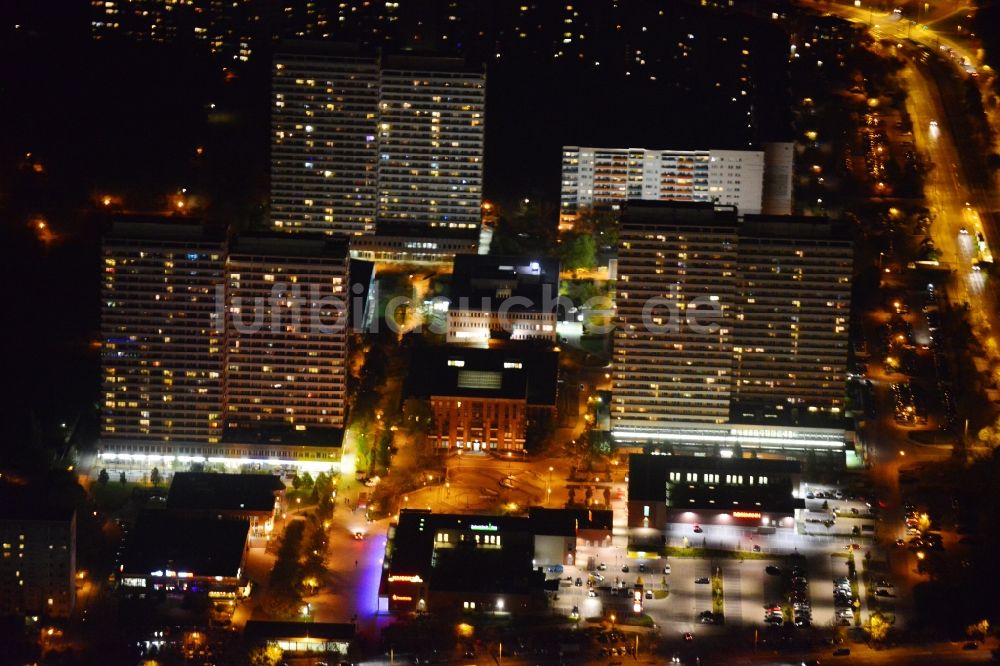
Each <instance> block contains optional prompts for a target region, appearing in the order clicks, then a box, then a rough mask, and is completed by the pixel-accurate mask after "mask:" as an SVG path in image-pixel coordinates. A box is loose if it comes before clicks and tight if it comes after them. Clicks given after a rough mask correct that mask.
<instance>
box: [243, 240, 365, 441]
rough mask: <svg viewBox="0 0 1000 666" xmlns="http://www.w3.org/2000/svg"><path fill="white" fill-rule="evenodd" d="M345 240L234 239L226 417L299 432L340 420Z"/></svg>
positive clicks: (344, 382)
mask: <svg viewBox="0 0 1000 666" xmlns="http://www.w3.org/2000/svg"><path fill="white" fill-rule="evenodd" d="M348 264H349V260H348V251H347V243H346V242H343V241H340V240H331V239H326V238H323V237H318V238H317V237H314V236H313V237H288V236H286V235H284V234H282V235H279V236H278V237H274V236H242V237H239V238H237V239H234V240H233V242H232V243H231V245H230V248H229V254H228V257H227V259H226V333H227V337H226V355H225V390H224V405H225V423H226V429H227V431H228V432H229V433H230V434H232V435H236V436H237V438H238V431H239V430H241V429H246V428H250V429H253V430H255V429H260V428H264V429H278V430H293V431H297V432H300V433H301V432H307V431H310V430H329V429H339V428H342V427H343V425H344V412H345V397H346V392H347V372H346V368H345V362H346V359H347V334H348V330H347V329H348V326H347V324H348V317H347V312H346V309H345V308H346V305H347V303H348V282H349V279H348V270H349V265H348Z"/></svg>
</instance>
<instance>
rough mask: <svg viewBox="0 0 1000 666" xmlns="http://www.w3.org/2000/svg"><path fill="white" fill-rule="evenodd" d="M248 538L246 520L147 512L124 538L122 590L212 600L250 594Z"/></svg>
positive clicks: (248, 527)
mask: <svg viewBox="0 0 1000 666" xmlns="http://www.w3.org/2000/svg"><path fill="white" fill-rule="evenodd" d="M249 536H250V522H249V521H247V520H220V519H218V518H191V517H187V516H184V515H182V514H175V513H173V512H169V511H144V512H143V513H141V514H139V517H138V518H137V519H136V522H135V525H134V526H133V527H132V529H130V530H129V531H128V533H127V534H126V536H125V544H124V550H123V552H122V555H121V559H120V560H119V563H118V564H119V567H118V585H119V588H120V590H121V591H122V593H123V594H126V595H129V596H138V597H145V596H147V595H152V594H165V593H167V592H193V593H202V594H205V595H206V596H207V597H208V598H210V599H235V598H238V597H243V596H246V595H247V594H249V589H250V588H249V581H248V580H247V578H246V576H245V575H244V567H245V565H246V556H247V550H248V543H247V540H248V538H249Z"/></svg>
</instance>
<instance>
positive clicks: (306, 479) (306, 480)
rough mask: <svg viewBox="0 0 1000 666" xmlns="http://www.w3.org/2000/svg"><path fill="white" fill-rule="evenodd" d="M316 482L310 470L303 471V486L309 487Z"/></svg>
mask: <svg viewBox="0 0 1000 666" xmlns="http://www.w3.org/2000/svg"><path fill="white" fill-rule="evenodd" d="M314 483H315V482H314V481H313V478H312V474H310V473H309V472H303V473H302V487H303V488H309V487H311V486H312V485H313V484H314Z"/></svg>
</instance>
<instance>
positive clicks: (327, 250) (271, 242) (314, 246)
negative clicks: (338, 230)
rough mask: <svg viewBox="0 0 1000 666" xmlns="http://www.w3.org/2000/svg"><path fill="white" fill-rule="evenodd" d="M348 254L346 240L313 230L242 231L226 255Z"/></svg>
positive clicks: (296, 256)
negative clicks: (286, 231)
mask: <svg viewBox="0 0 1000 666" xmlns="http://www.w3.org/2000/svg"><path fill="white" fill-rule="evenodd" d="M347 255H348V241H347V240H345V239H342V238H337V237H332V236H327V235H326V234H316V233H295V234H290V233H282V232H273V233H254V234H243V235H240V236H237V237H236V238H234V239H233V240H232V241H231V242H230V244H229V256H230V257H233V258H237V259H238V258H239V257H241V256H242V257H279V258H328V259H338V260H339V259H343V258H345V257H346V256H347Z"/></svg>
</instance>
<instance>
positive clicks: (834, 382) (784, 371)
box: [733, 216, 854, 418]
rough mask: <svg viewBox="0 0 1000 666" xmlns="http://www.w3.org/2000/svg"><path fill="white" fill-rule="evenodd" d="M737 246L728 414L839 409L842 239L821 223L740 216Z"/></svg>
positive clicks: (843, 343)
mask: <svg viewBox="0 0 1000 666" xmlns="http://www.w3.org/2000/svg"><path fill="white" fill-rule="evenodd" d="M738 246H739V250H738V265H739V282H738V291H739V299H738V305H737V309H736V320H737V321H736V325H735V327H734V331H735V335H734V338H733V359H734V361H733V364H734V365H733V371H734V376H735V382H734V386H733V400H734V407H735V408H738V409H739V412H740V415H741V416H742V415H746V416H747V417H751V418H752V417H753V416H755V415H761V416H763V415H764V414H772V413H775V412H776V411H779V412H780V411H781V410H791V409H795V408H797V409H804V410H807V411H813V412H817V411H833V412H834V413H836V412H837V411H839V410H841V409H843V407H844V385H845V382H846V381H847V349H848V344H849V339H848V336H849V327H850V311H851V274H852V271H853V266H854V248H853V245H852V243H851V241H850V239H849V237H848V236H847V234H846V233H845V231H844V230H843V229H840V228H838V227H836V226H835V225H833V224H831V223H830V222H829V221H828V220H827V219H825V218H817V217H766V216H746V217H744V218H743V220H742V223H741V225H740V229H739V243H738ZM735 403H738V405H736V404H735Z"/></svg>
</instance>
